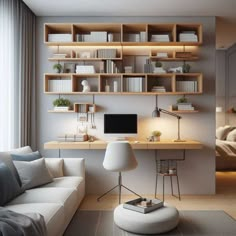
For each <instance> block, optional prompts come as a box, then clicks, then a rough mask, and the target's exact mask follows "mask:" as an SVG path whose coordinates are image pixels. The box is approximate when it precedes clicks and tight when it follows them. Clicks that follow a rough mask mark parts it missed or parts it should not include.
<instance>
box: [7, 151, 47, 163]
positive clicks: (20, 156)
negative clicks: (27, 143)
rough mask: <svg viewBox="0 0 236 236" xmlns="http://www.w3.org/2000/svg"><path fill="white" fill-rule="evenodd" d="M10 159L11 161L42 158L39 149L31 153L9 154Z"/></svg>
mask: <svg viewBox="0 0 236 236" xmlns="http://www.w3.org/2000/svg"><path fill="white" fill-rule="evenodd" d="M11 157H12V160H13V161H35V160H37V159H40V158H42V156H41V154H40V153H39V151H36V152H32V153H27V154H24V153H22V154H16V153H14V154H11Z"/></svg>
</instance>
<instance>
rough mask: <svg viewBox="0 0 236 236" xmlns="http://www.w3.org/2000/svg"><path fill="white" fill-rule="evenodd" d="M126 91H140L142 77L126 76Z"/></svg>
mask: <svg viewBox="0 0 236 236" xmlns="http://www.w3.org/2000/svg"><path fill="white" fill-rule="evenodd" d="M126 91H127V92H142V91H143V78H142V77H127V78H126Z"/></svg>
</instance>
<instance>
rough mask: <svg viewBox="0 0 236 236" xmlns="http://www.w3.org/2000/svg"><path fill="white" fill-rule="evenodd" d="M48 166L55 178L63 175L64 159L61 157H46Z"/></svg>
mask: <svg viewBox="0 0 236 236" xmlns="http://www.w3.org/2000/svg"><path fill="white" fill-rule="evenodd" d="M45 161H46V166H47V168H48V170H49V172H50V174H51V176H52V177H53V178H58V177H62V176H63V159H60V158H45Z"/></svg>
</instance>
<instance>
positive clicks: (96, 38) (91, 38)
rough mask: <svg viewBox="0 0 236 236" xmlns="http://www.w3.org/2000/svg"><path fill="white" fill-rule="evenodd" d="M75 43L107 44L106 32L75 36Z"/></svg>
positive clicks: (92, 32)
mask: <svg viewBox="0 0 236 236" xmlns="http://www.w3.org/2000/svg"><path fill="white" fill-rule="evenodd" d="M76 41H77V42H107V32H106V31H91V32H90V34H76Z"/></svg>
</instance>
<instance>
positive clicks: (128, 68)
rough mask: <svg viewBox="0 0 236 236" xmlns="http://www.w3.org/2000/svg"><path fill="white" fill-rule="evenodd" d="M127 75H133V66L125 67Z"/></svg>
mask: <svg viewBox="0 0 236 236" xmlns="http://www.w3.org/2000/svg"><path fill="white" fill-rule="evenodd" d="M124 68H125V73H133V67H132V66H125V67H124Z"/></svg>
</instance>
